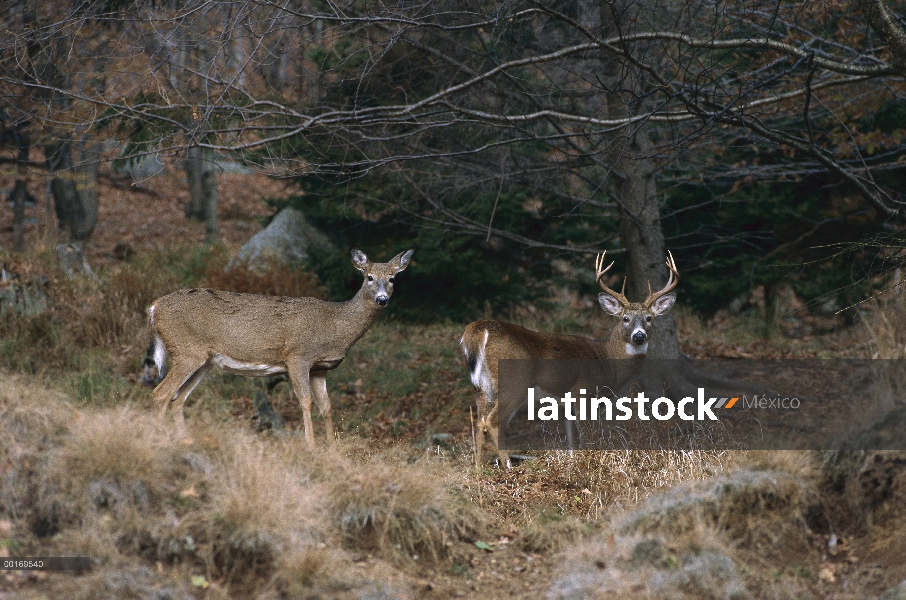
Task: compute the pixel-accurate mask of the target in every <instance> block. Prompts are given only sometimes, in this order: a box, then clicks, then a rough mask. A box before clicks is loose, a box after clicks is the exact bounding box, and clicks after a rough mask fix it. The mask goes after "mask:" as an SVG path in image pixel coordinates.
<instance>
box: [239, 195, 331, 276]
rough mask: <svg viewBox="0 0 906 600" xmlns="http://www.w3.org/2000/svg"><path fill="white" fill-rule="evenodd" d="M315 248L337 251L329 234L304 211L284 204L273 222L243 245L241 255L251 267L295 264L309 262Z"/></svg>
mask: <svg viewBox="0 0 906 600" xmlns="http://www.w3.org/2000/svg"><path fill="white" fill-rule="evenodd" d="M312 250H316V251H323V252H336V248H334V246H333V244H331V242H330V240H329V239H327V236H325V235H324V234H323V233H321V232H320V231H318V230H317V229H316V228H315V227H314V226H313V225H312V224H311V223H309V222H308V221H306V220H305V216H304V215H303V214H302V213H301V212H299V211H298V210H295V209H292V208H284V209H283V210H281V211H280V212H279V213H278V214H277V216H276V217H274V219H273V220H272V221H271V223H270V225H268V226H267V227H265V228H264V229H263V230H261V231H259V232H258V233H256V234H255V235H254V236H253V237H252V239H250V240H249V241H248V242H246V243H245V245H244V246H243V247H242V248H240V249H239V254H238V255H237V258H238V260H240V261H243V262H245V263H247V264H248V265H249V266H250V267H264V266H266V265H267V264H268V263H269V262H278V263H284V264H291V265H292V264H299V263H309V262H310V259H311V252H312Z"/></svg>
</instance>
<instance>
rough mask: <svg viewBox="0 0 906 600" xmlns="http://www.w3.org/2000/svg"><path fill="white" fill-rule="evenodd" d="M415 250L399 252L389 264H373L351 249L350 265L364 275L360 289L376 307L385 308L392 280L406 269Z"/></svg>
mask: <svg viewBox="0 0 906 600" xmlns="http://www.w3.org/2000/svg"><path fill="white" fill-rule="evenodd" d="M413 252H415V249H413V248H410V249H409V250H406V251H405V252H400V253H399V254H397V255H396V256H394V257H393V259H392V260H391V261H390V262H385V263H373V262H371V261H370V260H368V257H367V256H365V253H364V252H362V251H361V250H359V249H358V248H353V249H352V265H353V266H354V267H355V268H356V269H358V270H359V271H361V272H362V273H363V274H364V275H365V281H364V282H363V283H362V289H363V290H364V291H365V295H366V296H367V297H368V298H370V299H371V300H373V301H374V303H375V304H377V305H378V306H387V302H389V301H390V295H391V294H393V278H394V277H395V276H396V274H397V273H399V272H400V271H402V270H403V269H405V268H406V266H407V265H408V264H409V259H411V258H412V253H413Z"/></svg>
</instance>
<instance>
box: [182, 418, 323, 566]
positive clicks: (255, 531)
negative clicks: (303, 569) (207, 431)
mask: <svg viewBox="0 0 906 600" xmlns="http://www.w3.org/2000/svg"><path fill="white" fill-rule="evenodd" d="M229 435H230V438H231V444H230V445H229V446H228V447H227V448H225V449H224V450H222V451H221V452H220V456H219V458H218V465H217V468H216V469H214V472H213V473H212V475H211V476H210V477H209V478H208V488H209V492H208V494H209V496H210V505H209V507H208V510H209V511H210V514H213V515H214V516H213V521H212V523H213V527H209V528H208V532H207V534H206V535H208V536H209V540H208V541H210V543H211V544H212V555H213V558H214V562H215V564H216V565H217V567H218V568H219V569H221V571H223V572H224V573H229V574H230V575H231V576H233V577H239V578H243V577H245V576H247V575H250V574H252V573H254V572H255V571H258V572H270V571H272V570H273V568H274V566H275V563H276V562H277V560H278V559H281V557H282V559H286V558H287V557H299V556H302V555H305V554H306V553H307V552H309V551H310V550H311V548H312V547H313V546H315V545H316V544H318V543H320V542H321V541H322V539H323V538H324V537H326V535H327V532H326V531H325V529H324V523H323V519H322V516H323V515H324V514H325V512H326V510H327V509H326V507H325V504H324V497H325V493H324V489H323V486H321V485H318V484H316V483H313V482H312V481H311V480H310V479H309V478H308V477H306V476H305V474H304V473H300V472H299V471H298V470H297V469H294V468H293V467H292V466H291V464H290V463H289V462H287V460H286V458H285V455H282V454H281V452H274V451H271V450H267V449H266V448H265V446H264V445H263V443H262V442H261V441H259V440H257V439H254V438H252V437H250V436H249V435H248V434H243V435H238V436H237V434H236V432H235V431H233V432H230V434H229ZM292 442H297V440H293V441H292ZM296 445H298V444H296ZM283 451H284V452H289V453H290V456H291V452H292V451H291V450H289V449H287V448H285V447H284V448H283ZM197 516H198V517H202V515H200V514H199V515H197ZM203 518H204V519H205V520H207V518H208V517H207V516H206V515H205V516H204V517H203ZM201 525H202V524H201V523H199V524H198V527H201ZM293 560H295V558H293Z"/></svg>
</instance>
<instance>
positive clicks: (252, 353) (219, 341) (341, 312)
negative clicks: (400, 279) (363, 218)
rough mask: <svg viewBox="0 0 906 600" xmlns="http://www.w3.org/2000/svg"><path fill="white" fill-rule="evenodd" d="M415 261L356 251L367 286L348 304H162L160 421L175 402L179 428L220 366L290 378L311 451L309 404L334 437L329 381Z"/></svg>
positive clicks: (188, 299) (218, 297) (226, 299)
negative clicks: (372, 257)
mask: <svg viewBox="0 0 906 600" xmlns="http://www.w3.org/2000/svg"><path fill="white" fill-rule="evenodd" d="M411 256H412V251H411V250H410V251H407V252H404V253H401V254H400V255H398V256H396V257H395V258H394V259H393V260H392V261H390V262H388V263H375V264H372V263H371V262H369V261H368V259H367V257H366V256H365V254H364V253H362V252H361V251H360V250H357V249H353V264H354V265H355V266H356V268H358V269H359V270H361V271H362V272H363V274H364V275H365V281H364V282H363V284H362V288H361V289H360V290H359V292H358V293H357V294H356V295H355V297H354V298H352V299H351V300H348V301H346V302H326V301H324V300H318V299H316V298H285V297H273V296H260V295H257V294H237V293H234V292H223V291H219V290H210V289H190V290H179V291H176V292H173V293H172V294H168V295H166V296H163V297H162V298H158V299H157V300H155V301H154V303H153V304H152V305H151V307H150V308H149V309H148V313H149V316H150V319H149V322H150V328H151V335H152V338H153V343H154V345H155V351H154V360H155V363H157V366H158V369H161V368H162V367H163V362H164V358H165V356H168V357H169V362H170V369H169V371H168V372H167V376H166V377H165V378H164V380H163V381H162V382H161V383H160V384H159V385H158V386H157V387H156V388H155V390H154V399H155V403H156V404H157V406H158V409H159V410H160V412H161V416H162V417H163V416H165V415H166V412H167V408H168V407H169V406H170V404H171V403H174V402H175V404H176V406H175V409H176V421H177V423H178V424H179V425H180V426H182V423H183V404H184V403H185V401H186V399H187V398H188V396H189V394H191V393H192V390H193V389H194V388H195V386H196V385H198V383H199V382H200V381H201V380H202V379H203V378H204V376H205V375H206V374H207V372H208V371H209V370H210V369H212V368H213V367H215V366H219V367H221V368H222V369H224V370H225V371H228V372H231V373H237V374H240V375H246V376H252V377H264V376H269V375H276V374H279V373H287V374H288V375H289V378H290V380H291V382H292V384H293V390H294V391H295V393H296V396H297V397H298V398H299V401H300V403H301V404H302V411H303V419H304V427H305V438H306V441H307V442H308V444H309V445H310V446H314V434H313V431H312V424H311V403H312V399H314V400H315V401H316V402H317V403H318V409H319V410H320V412H321V415H322V416H323V418H324V421H325V427H326V429H327V434H328V438H329V439H333V422H332V419H331V416H330V400H329V399H328V397H327V383H326V380H325V375H326V373H327V371H329V370H331V369H335V368H337V367H338V366H339V365H340V363H342V362H343V359H344V358H345V356H346V352H347V351H348V350H349V348H350V347H351V346H352V345H353V344H354V343H355V342H356V341H357V340H358V339H359V338H361V337H362V336H363V335H364V334H365V332H366V331H368V328H369V327H371V324H372V323H373V322H374V320H375V319H376V318H377V316H378V314H380V312H381V309H382V308H383V306H384V305H386V304H387V302H388V300H389V298H390V294H391V293H392V291H393V277H394V275H396V273H398V272H400V271H402V270H403V269H404V268H405V267H406V265H407V264H408V262H409V259H410V257H411Z"/></svg>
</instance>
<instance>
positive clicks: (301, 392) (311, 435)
mask: <svg viewBox="0 0 906 600" xmlns="http://www.w3.org/2000/svg"><path fill="white" fill-rule="evenodd" d="M310 368H311V365H309V364H308V363H306V362H304V361H294V362H292V363H289V364H287V371H288V374H289V380H290V382H292V384H293V391H294V392H296V397H297V398H298V399H299V403H300V404H301V405H302V423H303V426H304V427H305V443H306V444H307V445H308V447H309V448H310V449H311V450H314V448H315V432H314V427H313V425H312V422H311V401H312V396H311V385H310V383H309V370H310Z"/></svg>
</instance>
